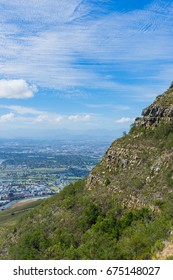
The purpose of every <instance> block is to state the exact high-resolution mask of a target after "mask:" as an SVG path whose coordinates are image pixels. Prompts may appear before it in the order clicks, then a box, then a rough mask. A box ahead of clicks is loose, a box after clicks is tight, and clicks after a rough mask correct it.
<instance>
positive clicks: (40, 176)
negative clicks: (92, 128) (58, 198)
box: [0, 140, 110, 210]
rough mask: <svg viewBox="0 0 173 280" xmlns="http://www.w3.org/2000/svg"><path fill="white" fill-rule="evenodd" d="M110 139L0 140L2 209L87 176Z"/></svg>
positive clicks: (48, 192) (43, 194)
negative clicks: (100, 140)
mask: <svg viewBox="0 0 173 280" xmlns="http://www.w3.org/2000/svg"><path fill="white" fill-rule="evenodd" d="M109 144H110V143H108V142H106V141H103V142H98V141H94V140H91V141H83V140H79V141H77V140H56V141H46V140H45V141H41V140H0V210H3V209H5V208H6V207H7V206H8V205H9V204H10V203H12V202H14V201H16V200H22V199H26V198H36V197H47V196H51V195H54V194H56V193H58V192H59V191H60V190H61V189H62V188H63V187H64V186H66V185H68V184H70V183H73V182H75V181H77V180H79V179H82V178H84V177H85V176H86V175H87V174H88V173H89V172H90V171H91V169H92V168H93V167H94V166H95V165H96V164H97V162H98V161H99V160H100V159H101V157H102V156H103V154H104V153H105V151H106V149H107V148H108V147H109Z"/></svg>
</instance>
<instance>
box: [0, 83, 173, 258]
mask: <svg viewBox="0 0 173 280" xmlns="http://www.w3.org/2000/svg"><path fill="white" fill-rule="evenodd" d="M172 227H173V86H172V85H171V87H170V88H169V89H168V90H167V91H166V92H165V93H164V94H162V95H160V96H158V97H157V98H156V100H155V101H154V102H153V104H151V105H150V106H149V107H147V108H146V109H144V110H143V112H142V117H141V118H137V119H136V120H135V122H134V124H133V126H132V128H131V130H130V132H129V133H128V134H127V135H125V136H123V137H122V138H120V139H117V140H116V141H115V142H114V143H112V145H111V146H110V148H109V149H108V150H107V152H106V154H105V156H104V157H103V159H102V160H101V162H100V163H99V164H97V166H96V167H95V168H94V169H93V170H92V172H91V173H90V175H89V176H88V177H87V178H86V179H85V180H84V181H79V182H77V183H75V184H73V185H69V186H68V187H66V188H64V189H63V190H62V191H61V192H60V193H59V194H58V195H57V196H55V197H53V198H51V199H48V200H46V201H45V202H44V203H43V204H41V205H40V206H39V207H37V208H36V209H35V210H34V211H32V212H30V213H28V214H27V215H26V216H25V217H23V218H22V219H21V221H20V222H19V223H18V225H17V226H16V227H15V228H13V230H11V231H9V232H8V233H7V232H6V233H5V236H6V238H5V240H4V242H2V245H1V255H0V256H1V258H2V259H3V258H4V259H11V258H12V259H151V258H163V256H164V258H166V257H167V256H169V258H171V256H173V252H172V253H171V252H169V255H168V254H166V255H165V252H166V246H168V244H169V248H172V245H171V244H172V239H173V236H172V232H173V230H172ZM162 250H163V253H162V252H161V251H162ZM159 252H160V253H159Z"/></svg>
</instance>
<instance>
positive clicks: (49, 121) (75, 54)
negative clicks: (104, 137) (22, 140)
mask: <svg viewBox="0 0 173 280" xmlns="http://www.w3.org/2000/svg"><path fill="white" fill-rule="evenodd" d="M0 10H1V13H0V21H1V24H0V38H1V39H0V44H1V46H0V134H1V135H0V137H22V136H24V137H28V136H29V135H30V136H33V135H34V136H38V137H39V136H40V137H42V136H43V135H48V134H49V133H52V131H54V132H55V131H56V132H58V131H59V132H62V131H74V132H76V133H77V132H79V131H80V132H83V133H87V131H90V133H92V131H93V133H96V132H97V131H103V133H106V130H109V131H113V133H114V134H115V137H116V136H117V135H118V133H120V132H122V131H124V130H128V128H129V126H130V124H131V123H132V122H133V120H134V118H135V117H136V116H139V115H140V114H141V110H142V109H143V108H144V107H146V106H147V105H149V104H150V103H151V102H152V101H153V99H154V98H155V96H156V95H158V94H160V93H162V92H163V91H164V90H166V89H167V88H168V87H169V85H170V83H171V81H172V80H173V36H172V34H173V24H172V18H173V1H169V0H141V1H136V0H121V1H119V0H109V1H107V0H83V1H81V0H70V1H69V0H37V1H35V0H28V1H24V0H8V1H6V0H0Z"/></svg>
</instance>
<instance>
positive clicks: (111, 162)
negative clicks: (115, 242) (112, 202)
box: [86, 86, 173, 211]
mask: <svg viewBox="0 0 173 280" xmlns="http://www.w3.org/2000/svg"><path fill="white" fill-rule="evenodd" d="M172 131H173V86H171V87H170V88H169V89H168V90H167V91H166V92H165V93H163V94H162V95H159V96H158V97H157V98H156V100H155V101H154V102H153V103H152V104H151V105H150V106H148V107H147V108H145V109H144V110H143V112H142V117H141V118H136V120H135V122H134V124H133V127H132V129H131V131H130V133H129V134H127V135H126V136H124V137H122V138H120V139H118V140H116V141H115V142H114V143H113V144H112V145H111V146H110V148H109V149H108V150H107V152H106V154H105V156H104V157H103V159H102V161H101V162H100V163H99V164H98V165H97V166H96V167H95V168H94V169H93V170H92V172H91V174H90V175H89V176H88V179H87V184H86V188H87V189H89V190H92V189H94V188H100V187H103V186H105V185H106V186H107V189H108V190H110V192H112V193H116V194H118V196H119V199H120V200H121V201H122V205H124V206H127V207H130V208H138V207H144V206H149V207H150V208H152V209H153V211H157V210H158V209H157V208H158V207H157V206H156V205H154V203H153V201H155V200H157V199H160V200H162V199H163V197H164V193H165V192H172V189H170V186H168V185H169V184H172V183H173V181H171V180H172V175H173V174H172V166H173V132H172ZM167 173H169V175H166V174H167ZM168 181H169V183H168Z"/></svg>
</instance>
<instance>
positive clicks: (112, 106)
mask: <svg viewBox="0 0 173 280" xmlns="http://www.w3.org/2000/svg"><path fill="white" fill-rule="evenodd" d="M86 106H87V107H88V108H95V109H99V108H110V109H113V110H117V111H125V110H129V109H130V107H129V106H125V105H113V104H87V105H86Z"/></svg>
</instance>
